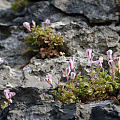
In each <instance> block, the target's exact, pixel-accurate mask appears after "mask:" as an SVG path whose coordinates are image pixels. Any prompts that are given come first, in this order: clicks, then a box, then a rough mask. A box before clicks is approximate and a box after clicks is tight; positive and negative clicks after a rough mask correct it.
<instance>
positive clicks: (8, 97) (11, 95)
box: [4, 89, 16, 105]
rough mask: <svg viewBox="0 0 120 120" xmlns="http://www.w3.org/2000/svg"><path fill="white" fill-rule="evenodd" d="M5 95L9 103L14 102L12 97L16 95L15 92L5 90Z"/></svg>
mask: <svg viewBox="0 0 120 120" xmlns="http://www.w3.org/2000/svg"><path fill="white" fill-rule="evenodd" d="M4 95H5V97H6V99H7V100H8V105H10V104H11V103H12V97H13V96H15V95H16V93H15V92H10V90H9V89H6V90H4Z"/></svg>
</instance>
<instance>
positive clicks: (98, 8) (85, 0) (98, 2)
mask: <svg viewBox="0 0 120 120" xmlns="http://www.w3.org/2000/svg"><path fill="white" fill-rule="evenodd" d="M52 4H53V5H54V6H55V7H56V8H58V9H60V10H62V11H63V12H65V13H68V14H77V15H79V14H80V15H81V14H82V15H84V16H86V17H87V18H88V19H89V20H90V21H91V22H96V23H99V22H106V21H114V20H117V21H118V17H117V16H115V12H114V9H115V6H116V4H115V0H109V1H108V0H53V1H52Z"/></svg>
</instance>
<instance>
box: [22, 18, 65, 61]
mask: <svg viewBox="0 0 120 120" xmlns="http://www.w3.org/2000/svg"><path fill="white" fill-rule="evenodd" d="M23 26H24V27H25V28H26V29H27V30H28V31H29V32H30V35H28V36H27V37H25V41H26V43H27V45H28V50H27V51H26V52H25V53H26V54H28V55H31V54H32V55H33V56H36V57H37V58H42V59H44V58H51V57H56V56H57V57H58V56H60V55H65V52H66V51H65V48H64V44H63V37H62V36H61V33H54V32H53V30H52V28H51V27H50V20H49V19H47V20H46V21H45V26H44V27H40V26H39V25H36V23H35V21H33V20H32V26H30V23H28V22H24V23H23ZM61 53H62V54H61Z"/></svg>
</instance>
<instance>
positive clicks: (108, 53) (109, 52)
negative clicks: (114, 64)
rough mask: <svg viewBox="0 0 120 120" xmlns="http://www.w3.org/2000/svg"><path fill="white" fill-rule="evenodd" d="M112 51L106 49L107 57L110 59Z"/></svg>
mask: <svg viewBox="0 0 120 120" xmlns="http://www.w3.org/2000/svg"><path fill="white" fill-rule="evenodd" d="M112 53H113V51H112V50H108V51H107V55H108V57H109V59H110V60H112Z"/></svg>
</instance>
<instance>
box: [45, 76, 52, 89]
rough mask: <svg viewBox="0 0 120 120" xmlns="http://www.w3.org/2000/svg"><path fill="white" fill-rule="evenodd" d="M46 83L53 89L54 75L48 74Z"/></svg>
mask: <svg viewBox="0 0 120 120" xmlns="http://www.w3.org/2000/svg"><path fill="white" fill-rule="evenodd" d="M45 81H46V82H47V83H48V84H49V85H50V86H51V88H53V82H52V75H51V74H48V75H46V78H45Z"/></svg>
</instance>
